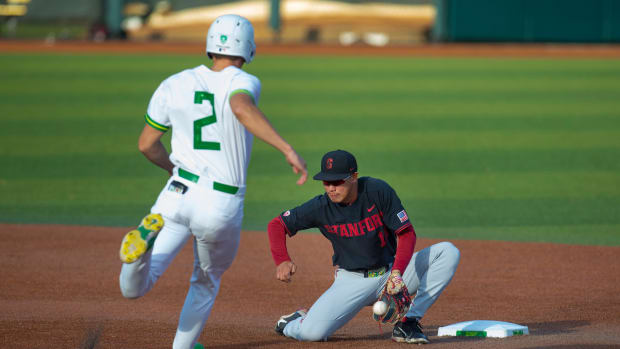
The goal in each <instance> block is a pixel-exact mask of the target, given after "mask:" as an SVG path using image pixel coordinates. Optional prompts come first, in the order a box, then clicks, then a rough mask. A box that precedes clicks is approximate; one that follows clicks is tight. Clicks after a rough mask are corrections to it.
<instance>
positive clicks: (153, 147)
mask: <svg viewBox="0 0 620 349" xmlns="http://www.w3.org/2000/svg"><path fill="white" fill-rule="evenodd" d="M163 135H164V132H161V131H159V130H156V129H154V128H152V127H151V126H149V125H144V128H143V129H142V133H141V134H140V138H139V139H138V149H139V150H140V152H141V153H142V154H144V156H145V157H146V158H147V159H149V161H151V162H152V163H154V164H155V165H157V166H159V167H161V168H163V169H164V170H166V171H168V174H169V175H171V176H172V169H173V168H174V164H172V162H171V161H170V158H169V154H168V150H166V147H164V145H163V144H162V143H161V137H162V136H163Z"/></svg>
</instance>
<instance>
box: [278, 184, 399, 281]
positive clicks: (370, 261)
mask: <svg viewBox="0 0 620 349" xmlns="http://www.w3.org/2000/svg"><path fill="white" fill-rule="evenodd" d="M280 217H281V219H282V221H283V222H284V225H285V226H286V230H287V233H288V234H289V235H290V236H293V235H295V234H296V233H297V232H298V231H299V230H304V229H309V228H315V227H316V228H319V230H320V231H321V233H322V234H323V236H325V237H326V238H327V239H329V241H331V243H332V246H333V248H334V255H333V257H332V260H333V263H334V265H338V266H339V267H341V268H344V269H349V270H353V269H372V268H376V267H380V266H383V265H387V264H389V263H392V262H394V255H395V253H396V234H398V233H399V232H401V231H402V230H404V229H405V228H407V227H408V226H410V225H411V222H410V221H409V217H408V216H407V213H406V212H405V209H404V208H403V206H402V204H401V202H400V199H399V198H398V196H397V195H396V192H395V191H394V189H392V187H390V186H389V185H388V184H387V183H386V182H384V181H382V180H380V179H376V178H372V177H361V178H359V179H358V197H357V200H356V201H355V202H354V203H353V204H352V205H350V206H348V205H342V204H336V203H334V202H332V201H331V200H330V199H329V197H328V196H327V194H323V195H318V196H316V197H314V198H312V199H310V200H309V201H307V202H306V203H304V204H303V205H301V206H298V207H295V208H294V209H292V210H288V211H286V212H284V213H282V214H281V215H280Z"/></svg>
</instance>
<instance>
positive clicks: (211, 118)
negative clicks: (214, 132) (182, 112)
mask: <svg viewBox="0 0 620 349" xmlns="http://www.w3.org/2000/svg"><path fill="white" fill-rule="evenodd" d="M205 100H206V101H208V102H209V103H210V104H211V110H213V114H211V115H207V116H205V117H204V118H200V119H198V120H195V121H194V149H205V150H220V143H219V142H207V141H203V140H202V128H203V127H206V126H209V125H211V124H214V123H216V122H217V117H216V116H215V103H214V100H213V94H212V93H209V92H205V91H196V93H195V94H194V104H202V102H203V101H205Z"/></svg>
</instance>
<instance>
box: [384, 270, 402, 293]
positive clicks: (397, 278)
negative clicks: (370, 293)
mask: <svg viewBox="0 0 620 349" xmlns="http://www.w3.org/2000/svg"><path fill="white" fill-rule="evenodd" d="M403 285H405V282H404V281H403V278H402V276H401V275H400V271H398V270H392V272H391V273H390V276H389V277H388V281H387V285H386V286H387V287H386V290H387V293H389V294H392V295H394V294H397V293H398V292H400V290H401V289H402V288H403Z"/></svg>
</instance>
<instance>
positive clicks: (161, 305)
mask: <svg viewBox="0 0 620 349" xmlns="http://www.w3.org/2000/svg"><path fill="white" fill-rule="evenodd" d="M126 231H127V229H125V228H101V227H80V226H63V225H48V226H45V225H13V224H4V225H0V241H1V242H2V246H3V253H2V255H0V264H1V265H2V271H1V276H2V283H1V284H0V308H1V309H2V312H0V324H1V326H0V347H2V348H80V347H90V348H92V347H93V346H92V345H91V346H89V345H88V344H92V343H94V342H96V343H97V345H96V348H169V347H170V346H171V343H172V339H173V338H174V333H175V330H176V325H177V319H178V316H179V311H180V309H181V306H182V304H183V301H184V298H185V293H186V291H187V288H188V284H189V277H190V274H191V269H192V262H193V254H192V247H191V244H188V245H187V246H185V248H184V249H183V250H182V251H181V253H180V254H179V256H178V257H177V258H176V259H175V261H174V262H173V263H172V265H171V266H170V268H169V269H168V271H167V272H166V273H165V274H164V275H163V276H162V278H161V279H160V280H159V282H158V283H157V284H156V285H155V287H154V289H153V290H152V291H151V292H150V293H149V294H147V295H146V296H145V297H143V298H140V299H137V300H128V299H124V298H123V297H122V296H121V294H120V290H119V286H118V275H119V272H120V266H121V263H120V261H119V259H118V248H119V246H120V245H119V244H120V241H121V239H122V236H123V235H124V233H125V232H126ZM435 242H438V240H430V239H424V238H419V239H418V244H417V246H416V250H420V249H421V248H424V247H425V246H428V245H430V244H432V243H435ZM452 242H453V243H454V244H455V245H456V246H457V247H458V248H459V249H460V251H461V262H460V265H459V267H458V270H457V272H456V275H455V277H454V279H453V280H452V283H451V284H450V285H449V286H448V287H447V289H446V290H445V291H444V293H443V294H442V296H441V297H440V298H439V300H438V302H437V303H435V305H434V306H433V307H432V308H431V309H430V311H429V312H428V313H427V315H426V316H425V318H424V319H423V320H422V324H423V325H424V327H425V331H426V333H427V334H428V335H429V336H430V339H431V341H432V347H433V348H474V347H475V348H497V347H501V348H542V347H545V348H570V347H574V348H612V347H613V348H616V347H618V346H620V315H619V314H620V293H619V292H618V290H620V279H619V278H618V275H620V263H619V262H618V261H619V260H620V247H602V246H575V245H559V244H537V243H515V242H497V241H468V240H452ZM288 246H289V252H290V254H291V256H292V258H294V260H295V262H296V263H297V265H298V267H299V269H298V273H297V274H296V275H295V277H294V281H293V282H291V283H290V284H284V283H282V282H280V281H277V280H276V279H275V266H274V264H273V261H272V259H271V255H270V250H269V242H268V238H267V234H266V233H264V232H252V231H247V232H244V233H243V235H242V240H241V247H240V250H239V254H238V256H237V259H236V260H235V262H234V263H233V265H232V267H231V268H230V269H229V270H228V271H227V272H226V273H225V274H224V277H223V280H222V286H221V289H220V294H219V296H218V298H217V300H216V302H215V306H214V308H213V312H212V314H211V317H210V318H209V321H208V322H207V325H206V327H205V329H204V331H203V333H202V336H201V338H200V341H201V342H202V343H203V344H205V345H206V347H208V348H257V347H260V348H343V347H351V348H378V347H381V348H396V347H403V346H405V345H406V344H399V343H394V342H392V341H391V340H390V331H391V328H388V327H385V326H384V327H383V328H379V326H378V325H377V323H375V322H374V321H373V320H372V318H371V314H372V309H371V307H367V308H365V309H364V310H362V312H360V313H359V314H358V315H357V316H356V317H355V318H354V319H353V320H352V321H351V322H350V323H348V324H347V325H346V326H344V327H343V328H342V329H340V330H339V331H337V332H336V333H335V334H334V336H333V337H331V338H330V339H329V341H327V342H322V343H299V342H296V341H294V340H291V339H288V338H285V337H281V336H279V335H277V334H276V333H275V332H274V331H273V327H274V325H275V322H276V321H277V319H278V318H279V317H280V315H282V314H286V313H290V312H292V311H294V310H296V309H298V308H300V307H309V306H311V305H312V303H313V302H314V301H315V300H316V299H317V298H318V297H319V296H320V295H321V294H322V293H323V292H324V291H325V290H326V289H327V288H328V287H329V285H330V284H331V282H332V280H333V267H332V266H331V246H330V245H329V242H328V241H327V240H326V239H325V238H324V237H323V236H321V235H319V234H299V235H298V236H296V237H295V238H292V239H289V240H288ZM474 319H479V320H501V321H508V322H514V323H518V324H521V325H526V326H528V327H529V329H530V335H528V336H522V337H511V338H506V339H474V338H451V337H437V336H436V335H437V328H438V327H440V326H444V325H447V324H451V323H455V322H461V321H466V320H474Z"/></svg>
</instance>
